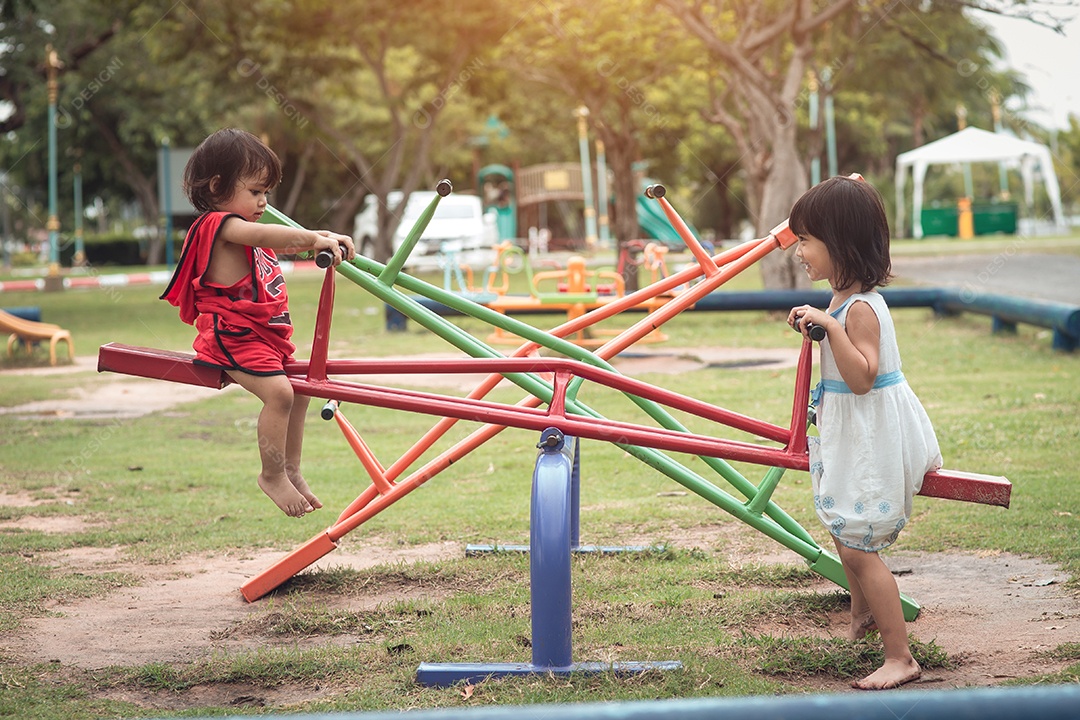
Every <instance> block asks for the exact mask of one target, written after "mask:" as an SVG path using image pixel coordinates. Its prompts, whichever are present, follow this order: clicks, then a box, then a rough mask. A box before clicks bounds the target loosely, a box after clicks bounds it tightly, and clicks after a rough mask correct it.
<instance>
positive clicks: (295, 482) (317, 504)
mask: <svg viewBox="0 0 1080 720" xmlns="http://www.w3.org/2000/svg"><path fill="white" fill-rule="evenodd" d="M289 482H291V483H292V486H293V487H294V488H296V492H298V493H300V494H301V495H303V496H304V499H305V500H307V501H308V502H309V503H310V504H311V508H312V510H318V509H319V508H321V507H322V502H321V501H320V500H319V498H317V497H315V493H313V492H311V488H309V487H308V484H307V482H306V481H305V480H304V476H303V475H301V474H300V473H290V474H289ZM309 512H310V511H309Z"/></svg>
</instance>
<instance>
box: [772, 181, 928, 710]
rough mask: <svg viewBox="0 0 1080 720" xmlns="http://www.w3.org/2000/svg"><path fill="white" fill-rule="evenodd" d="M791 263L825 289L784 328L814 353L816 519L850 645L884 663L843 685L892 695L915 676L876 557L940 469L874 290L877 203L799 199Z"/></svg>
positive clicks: (825, 186) (832, 192) (861, 198)
mask: <svg viewBox="0 0 1080 720" xmlns="http://www.w3.org/2000/svg"><path fill="white" fill-rule="evenodd" d="M789 223H790V226H791V229H792V230H793V231H794V232H795V234H796V236H798V238H799V242H798V244H797V246H796V250H795V254H796V256H797V257H798V258H799V260H800V262H801V263H802V265H803V268H804V269H805V270H806V273H807V275H808V276H809V277H810V279H811V280H828V282H829V285H830V286H831V287H832V291H833V296H832V301H831V302H830V303H829V308H828V310H827V311H822V310H819V309H817V308H813V307H810V306H809V305H803V306H800V307H797V308H793V309H792V310H791V313H790V314H789V315H788V323H789V324H790V325H791V326H792V327H794V328H795V329H797V330H800V331H802V332H803V333H804V334H805V333H807V332H808V329H807V328H808V326H809V325H811V324H812V325H819V326H821V327H823V328H824V329H825V331H826V333H827V335H826V337H825V339H824V340H822V341H821V378H822V379H821V383H819V385H818V387H817V388H815V391H814V397H815V404H816V405H817V425H818V433H819V437H817V438H809V440H810V475H811V478H812V480H813V486H814V506H815V509H816V510H817V513H818V517H819V518H820V519H821V521H822V523H824V524H825V527H827V528H828V529H829V532H830V533H831V534H832V537H833V542H834V543H835V544H836V549H837V552H838V553H839V555H840V561H841V563H843V566H844V574H845V575H846V576H847V580H848V585H849V587H850V592H851V629H850V633H849V637H850V638H851V639H852V640H856V639H859V638H861V637H864V636H865V635H866V634H867V633H869V632H870V631H871V630H874V629H877V630H878V631H879V632H880V633H881V640H882V644H883V645H884V650H885V662H884V664H883V665H882V666H881V667H880V668H878V669H877V670H876V671H874V672H873V673H871V674H870V675H868V676H867V677H865V678H863V679H862V680H857V681H855V682H853V683H852V685H853V686H854V687H856V688H859V689H862V690H881V689H885V688H892V687H898V686H899V685H902V684H904V683H907V682H911V681H912V680H916V679H918V678H919V675H920V668H919V664H918V663H917V662H916V661H915V659H914V658H913V657H912V656H911V648H910V646H909V645H908V637H907V627H906V625H905V623H904V614H903V608H902V607H901V604H900V591H899V589H898V588H897V585H896V581H895V580H894V579H893V576H892V573H891V572H890V571H889V568H888V567H887V566H886V565H885V563H884V562H883V561H882V559H881V557H880V556H879V555H878V551H879V550H881V549H882V548H885V547H887V546H889V545H891V544H892V543H893V542H894V541H895V540H896V538H897V535H899V533H900V530H901V529H902V528H903V527H904V525H906V524H907V521H908V518H909V517H910V515H911V498H912V495H914V494H915V493H917V492H918V491H919V489H920V488H921V487H922V480H923V475H925V474H926V473H927V472H928V471H930V470H934V469H937V468H939V467H941V452H940V450H939V449H938V443H937V439H936V438H935V436H934V430H933V427H931V425H930V420H929V418H928V417H927V416H926V412H925V411H924V410H923V407H922V405H921V404H920V403H919V399H918V398H917V397H915V393H914V392H912V390H911V387H910V386H909V385H908V384H907V381H906V380H905V379H904V375H903V373H902V372H901V371H900V353H899V350H898V349H897V344H896V333H895V331H894V329H893V322H892V318H891V316H890V315H889V309H888V307H887V306H886V304H885V301H884V299H883V298H882V297H881V295H880V294H879V293H878V292H876V291H875V288H876V287H879V286H881V285H885V284H886V283H888V281H889V278H890V275H891V270H892V262H891V260H890V259H889V223H888V219H887V218H886V215H885V208H884V206H883V204H882V202H881V196H880V195H878V193H877V191H876V190H874V188H873V187H872V186H871V185H870V184H869V183H866V182H863V181H862V180H857V179H852V178H846V177H834V178H830V179H828V180H826V181H824V182H822V183H820V184H818V185H816V186H814V187H813V188H811V189H810V190H808V191H807V192H806V193H805V194H804V195H803V196H802V197H801V198H799V200H798V202H796V203H795V206H794V207H793V208H792V210H791V217H790V219H789Z"/></svg>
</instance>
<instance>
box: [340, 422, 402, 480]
mask: <svg viewBox="0 0 1080 720" xmlns="http://www.w3.org/2000/svg"><path fill="white" fill-rule="evenodd" d="M334 419H335V420H337V424H338V427H340V428H341V433H342V434H343V435H344V436H345V440H347V441H348V443H349V446H350V447H351V448H352V449H353V452H354V453H356V457H358V458H359V459H360V464H362V465H363V466H364V469H365V470H367V473H368V475H369V476H371V482H372V483H374V485H375V487H376V489H378V491H379V492H380V493H384V494H385V493H387V492H390V489H391V488H392V487H393V484H392V483H390V482H389V481H387V479H386V477H385V473H386V471H385V470H384V469H383V466H382V465H380V464H379V460H378V458H376V457H375V455H374V453H372V452H371V448H369V447H368V445H367V443H366V442H364V439H363V438H362V437H360V433H358V432H356V428H354V427H353V426H352V425H351V424H350V423H349V421H348V420H347V419H345V415H344V414H342V412H341V410H340V409H339V410H338V411H337V412H336V413H334Z"/></svg>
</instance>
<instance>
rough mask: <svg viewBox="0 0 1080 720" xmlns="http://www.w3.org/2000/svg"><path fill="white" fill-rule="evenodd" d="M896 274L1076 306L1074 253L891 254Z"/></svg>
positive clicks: (1079, 275)
mask: <svg viewBox="0 0 1080 720" xmlns="http://www.w3.org/2000/svg"><path fill="white" fill-rule="evenodd" d="M893 272H894V273H895V274H896V276H897V277H899V278H903V279H904V280H907V281H910V282H914V283H918V284H920V285H932V286H953V287H961V288H968V289H971V290H977V291H979V292H987V293H998V294H1001V295H1021V296H1025V297H1032V298H1039V299H1041V300H1053V301H1055V302H1062V303H1069V304H1070V305H1080V257H1078V256H1076V255H1065V254H1060V255H1059V254H1054V253H1019V252H1014V251H1011V250H1009V249H1005V250H1002V251H1001V252H998V253H996V254H980V255H943V256H939V257H902V256H901V257H896V256H894V257H893Z"/></svg>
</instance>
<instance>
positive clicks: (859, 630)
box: [847, 611, 878, 641]
mask: <svg viewBox="0 0 1080 720" xmlns="http://www.w3.org/2000/svg"><path fill="white" fill-rule="evenodd" d="M877 629H878V626H877V623H876V622H875V621H874V616H873V615H871V614H870V612H869V611H867V612H866V613H864V614H862V615H859V616H855V615H852V616H851V627H850V628H848V636H847V637H848V640H852V641H855V640H862V639H863V638H864V637H866V636H867V635H869V634H870V633H872V632H873V631H874V630H877Z"/></svg>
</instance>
